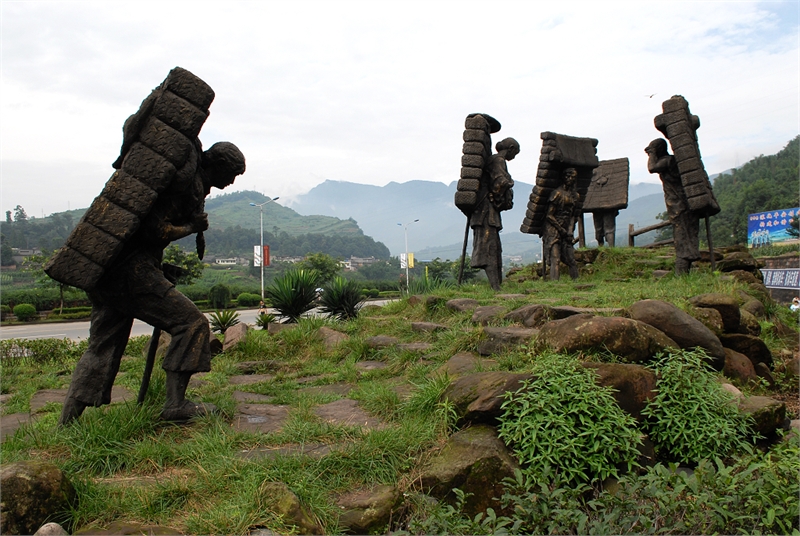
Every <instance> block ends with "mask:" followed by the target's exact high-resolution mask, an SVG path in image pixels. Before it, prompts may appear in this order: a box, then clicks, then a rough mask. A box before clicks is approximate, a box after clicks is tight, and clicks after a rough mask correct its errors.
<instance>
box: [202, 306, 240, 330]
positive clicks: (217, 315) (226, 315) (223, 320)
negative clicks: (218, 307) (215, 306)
mask: <svg viewBox="0 0 800 536" xmlns="http://www.w3.org/2000/svg"><path fill="white" fill-rule="evenodd" d="M208 316H209V317H210V318H211V331H213V332H215V333H225V331H226V330H227V329H228V328H230V327H233V326H235V325H236V324H238V323H239V313H237V312H236V311H234V310H229V311H214V312H213V313H211V314H210V315H208Z"/></svg>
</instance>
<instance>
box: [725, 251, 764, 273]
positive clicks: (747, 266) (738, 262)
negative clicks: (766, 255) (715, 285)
mask: <svg viewBox="0 0 800 536" xmlns="http://www.w3.org/2000/svg"><path fill="white" fill-rule="evenodd" d="M717 270H719V271H720V272H733V271H735V270H743V271H745V272H751V273H752V272H755V271H756V270H758V262H757V261H756V260H755V259H754V258H753V256H752V255H750V254H749V253H747V252H745V251H735V252H733V253H728V254H726V255H725V257H723V259H722V260H721V261H719V262H718V263H717Z"/></svg>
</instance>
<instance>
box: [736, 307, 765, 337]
mask: <svg viewBox="0 0 800 536" xmlns="http://www.w3.org/2000/svg"><path fill="white" fill-rule="evenodd" d="M739 333H744V334H745V335H753V336H754V337H758V336H759V335H761V324H759V323H758V319H757V318H756V317H755V315H753V314H752V313H750V312H749V311H747V310H745V309H744V308H741V309H739Z"/></svg>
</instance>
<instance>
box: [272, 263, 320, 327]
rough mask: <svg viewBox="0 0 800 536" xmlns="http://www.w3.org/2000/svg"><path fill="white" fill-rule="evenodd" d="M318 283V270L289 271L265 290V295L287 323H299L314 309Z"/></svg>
mask: <svg viewBox="0 0 800 536" xmlns="http://www.w3.org/2000/svg"><path fill="white" fill-rule="evenodd" d="M317 281H319V272H317V271H316V270H289V271H288V272H286V273H285V274H283V275H282V276H280V277H277V278H276V279H275V281H274V282H273V283H272V285H270V286H269V287H267V288H265V289H264V295H265V296H266V297H267V298H268V299H269V301H270V303H271V304H272V307H273V308H274V309H277V310H278V312H279V313H280V315H281V316H282V317H284V318H285V319H286V320H287V322H290V323H293V322H297V320H298V319H299V318H300V317H301V316H302V315H303V314H304V313H307V312H308V311H310V310H311V309H313V308H314V301H315V300H316V299H317Z"/></svg>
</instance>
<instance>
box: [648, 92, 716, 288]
mask: <svg viewBox="0 0 800 536" xmlns="http://www.w3.org/2000/svg"><path fill="white" fill-rule="evenodd" d="M661 109H662V110H663V113H662V114H659V115H657V116H656V117H655V119H654V120H653V123H654V124H655V127H656V129H658V130H659V131H660V132H661V133H662V134H663V135H664V136H666V138H667V139H668V140H669V144H670V145H671V146H672V152H673V153H674V155H670V154H669V153H668V152H667V141H666V140H664V139H661V138H659V139H656V140H653V141H652V142H650V145H648V146H647V148H646V149H645V152H646V153H647V169H648V171H649V172H650V173H658V176H659V178H660V179H661V183H662V184H663V186H664V201H665V203H666V205H667V214H668V215H669V221H670V223H672V227H673V229H674V235H675V257H676V259H675V273H676V274H677V275H681V274H686V273H688V272H689V270H690V269H691V267H692V263H693V262H694V261H696V260H698V259H700V247H699V228H700V219H701V218H705V221H706V236H707V239H708V248H709V253H710V258H711V269H712V270H713V269H714V246H713V244H712V241H711V229H710V224H709V217H710V216H713V215H714V214H717V213H719V211H720V207H719V203H717V200H716V198H715V197H714V191H713V190H712V188H711V181H709V179H708V174H707V173H706V171H705V167H704V166H703V159H702V157H701V156H700V148H699V145H698V142H697V129H699V128H700V118H699V117H697V116H696V115H692V113H691V112H690V111H689V103H688V102H686V99H684V98H683V97H682V96H681V95H673V96H672V97H670V98H669V99H667V100H666V101H664V102H663V103H661Z"/></svg>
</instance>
